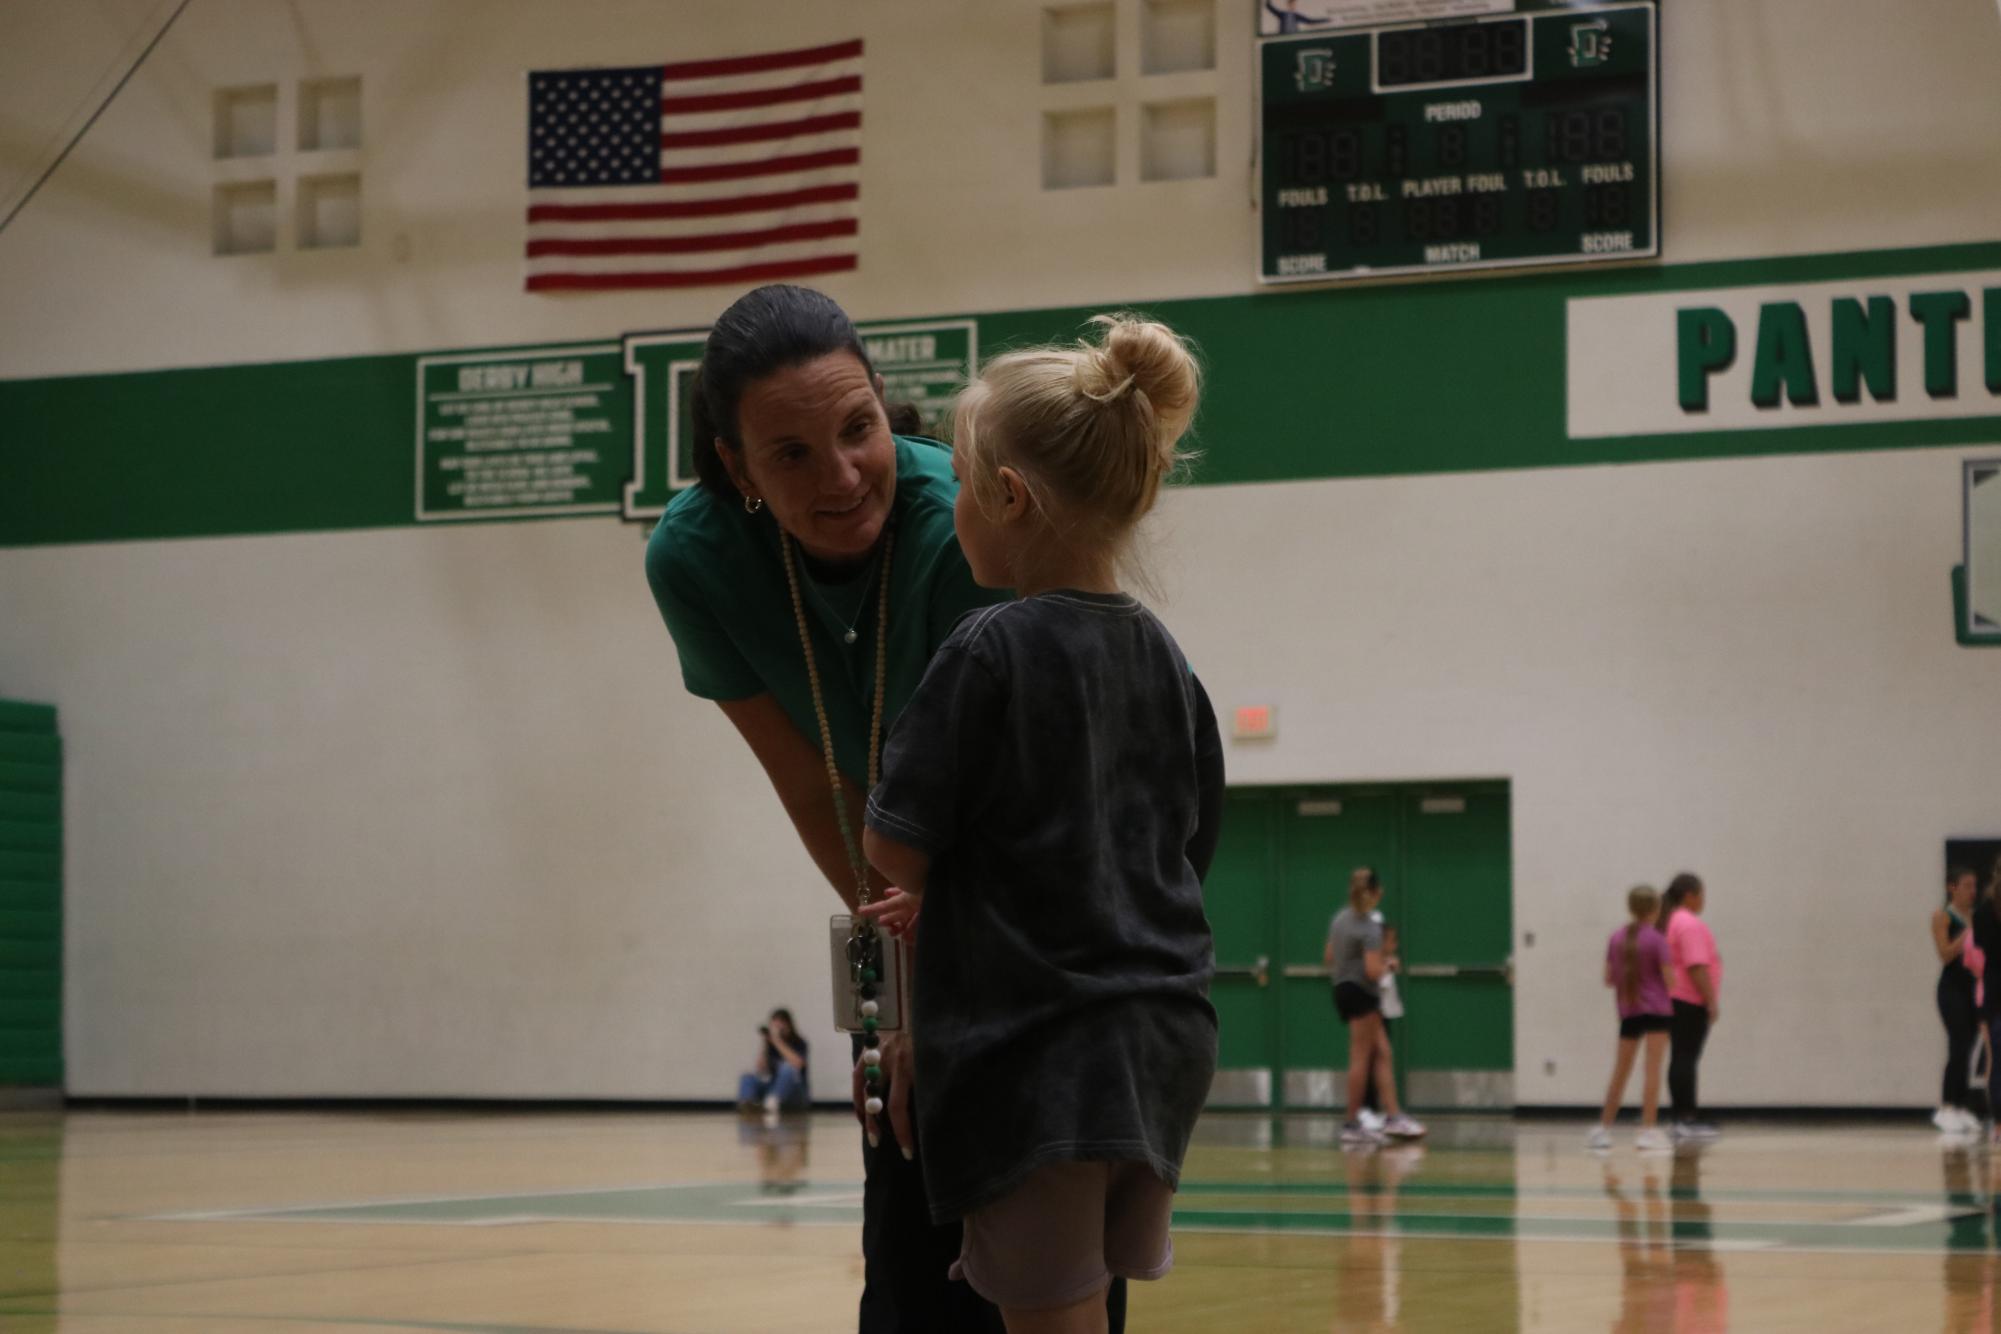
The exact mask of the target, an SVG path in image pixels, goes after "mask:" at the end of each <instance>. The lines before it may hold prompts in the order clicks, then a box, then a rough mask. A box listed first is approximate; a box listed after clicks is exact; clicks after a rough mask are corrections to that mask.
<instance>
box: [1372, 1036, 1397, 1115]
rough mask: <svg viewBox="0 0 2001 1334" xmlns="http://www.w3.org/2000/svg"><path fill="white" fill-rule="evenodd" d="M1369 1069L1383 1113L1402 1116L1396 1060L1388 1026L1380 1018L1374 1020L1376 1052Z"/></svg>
mask: <svg viewBox="0 0 2001 1334" xmlns="http://www.w3.org/2000/svg"><path fill="white" fill-rule="evenodd" d="M1369 1070H1370V1072H1371V1075H1372V1077H1373V1078H1374V1080H1375V1085H1376V1096H1377V1097H1378V1098H1380V1099H1381V1100H1382V1104H1383V1115H1384V1116H1385V1117H1398V1116H1402V1115H1403V1104H1401V1103H1400V1102H1398V1101H1397V1074H1396V1061H1395V1058H1394V1053H1393V1052H1392V1051H1391V1050H1390V1026H1389V1023H1388V1021H1387V1020H1384V1019H1381V1018H1378V1019H1377V1020H1376V1054H1375V1056H1374V1057H1373V1058H1371V1060H1370V1062H1369Z"/></svg>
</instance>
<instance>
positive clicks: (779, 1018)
mask: <svg viewBox="0 0 2001 1334" xmlns="http://www.w3.org/2000/svg"><path fill="white" fill-rule="evenodd" d="M765 1022H766V1023H767V1024H768V1025H769V1026H770V1028H771V1031H772V1032H773V1033H774V1034H776V1035H777V1036H779V1037H781V1038H789V1037H791V1036H792V1025H790V1024H788V1023H786V1022H785V1016H784V1015H782V1014H774V1015H772V1016H771V1018H770V1019H768V1020H766V1021H765Z"/></svg>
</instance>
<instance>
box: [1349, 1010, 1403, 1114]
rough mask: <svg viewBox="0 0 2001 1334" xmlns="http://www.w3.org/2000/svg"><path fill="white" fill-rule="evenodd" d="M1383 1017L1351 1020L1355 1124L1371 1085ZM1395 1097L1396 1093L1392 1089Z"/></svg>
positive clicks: (1351, 1110)
mask: <svg viewBox="0 0 2001 1334" xmlns="http://www.w3.org/2000/svg"><path fill="white" fill-rule="evenodd" d="M1382 1029H1383V1017H1382V1016H1381V1015H1379V1014H1365V1015H1363V1016H1361V1017H1360V1018H1359V1019H1351V1020H1349V1021H1348V1123H1349V1124H1350V1125H1354V1124H1356V1123H1357V1122H1358V1120H1359V1119H1360V1117H1361V1114H1362V1099H1363V1097H1364V1095H1365V1094H1366V1093H1367V1091H1368V1087H1369V1070H1370V1067H1371V1066H1372V1065H1373V1064H1374V1062H1375V1059H1376V1042H1377V1039H1378V1038H1379V1036H1380V1035H1381V1033H1382ZM1390 1096H1391V1097H1392V1098H1394V1097H1395V1096H1396V1095H1395V1094H1394V1093H1391V1094H1390Z"/></svg>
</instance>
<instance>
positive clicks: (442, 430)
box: [415, 320, 979, 521]
mask: <svg viewBox="0 0 2001 1334" xmlns="http://www.w3.org/2000/svg"><path fill="white" fill-rule="evenodd" d="M857 328H858V330H859V331H860V333H861V335H862V341H863V342H864V343H865V344H866V345H867V347H868V351H869V359H870V360H871V361H873V362H874V363H875V367H876V373H877V374H879V375H881V376H882V378H883V394H884V397H885V398H887V399H888V401H889V402H891V403H908V404H910V405H912V406H913V407H915V408H916V409H917V411H918V413H919V415H920V416H922V417H923V419H924V421H925V424H926V428H927V429H929V430H932V431H937V430H939V429H941V428H942V420H941V419H942V418H943V416H944V414H945V412H946V411H947V410H948V409H949V406H950V403H951V400H952V397H953V396H954V395H955V394H957V393H958V392H959V389H960V388H961V387H962V386H963V385H965V384H966V382H967V381H968V380H970V379H971V378H972V376H973V374H974V372H975V371H976V370H977V369H978V367H979V335H978V326H977V325H976V324H975V323H974V321H972V320H933V321H929V322H922V323H903V324H864V325H859V326H857ZM707 338H708V331H707V330H705V329H695V330H681V331H678V332H671V333H641V334H627V335H626V336H625V337H624V338H623V339H621V340H620V341H618V342H615V343H612V342H607V343H565V344H556V345H552V346H546V347H535V348H521V349H503V350H499V351H491V352H464V353H449V354H444V355H437V356H424V357H419V358H418V359H417V440H416V457H417V485H416V508H415V516H416V518H417V519H419V520H420V521H432V520H439V519H511V518H527V517H532V516H537V515H561V514H623V515H624V516H625V517H626V518H628V519H634V520H648V519H655V518H658V517H659V516H660V514H661V512H662V511H664V510H665V509H666V508H667V502H668V501H669V500H670V499H672V497H673V494H674V492H676V491H678V490H680V489H681V488H683V487H686V486H692V485H694V483H695V457H694V439H693V437H694V432H693V422H692V417H691V409H690V403H691V399H690V397H689V394H690V388H691V386H692V384H693V382H694V377H695V370H696V368H697V367H699V366H700V365H701V362H702V345H703V343H704V341H705V340H706V339H707Z"/></svg>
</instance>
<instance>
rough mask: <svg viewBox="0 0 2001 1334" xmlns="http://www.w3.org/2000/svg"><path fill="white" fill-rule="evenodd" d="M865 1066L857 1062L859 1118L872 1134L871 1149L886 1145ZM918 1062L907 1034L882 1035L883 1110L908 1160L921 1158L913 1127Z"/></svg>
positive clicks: (891, 1130)
mask: <svg viewBox="0 0 2001 1334" xmlns="http://www.w3.org/2000/svg"><path fill="white" fill-rule="evenodd" d="M863 1068H864V1065H863V1063H862V1062H861V1061H856V1062H855V1077H854V1099H855V1115H856V1116H857V1117H859V1118H860V1120H861V1123H862V1126H863V1128H864V1129H866V1130H867V1131H868V1142H869V1147H870V1148H878V1147H880V1146H881V1143H882V1126H881V1121H880V1117H879V1116H878V1115H876V1114H872V1113H871V1112H870V1111H869V1110H868V1085H867V1084H866V1083H864V1082H863V1080H862V1070H863ZM915 1071H916V1063H915V1062H914V1061H912V1060H911V1057H910V1039H909V1037H908V1035H907V1034H903V1033H885V1034H883V1035H882V1110H883V1113H884V1114H887V1115H888V1117H889V1130H890V1133H891V1134H892V1135H894V1136H895V1137H896V1146H897V1148H899V1149H901V1150H902V1151H903V1156H904V1157H905V1158H906V1159H913V1158H915V1157H916V1156H917V1136H916V1133H915V1132H914V1131H913V1130H912V1128H911V1125H910V1083H911V1080H912V1078H914V1076H915Z"/></svg>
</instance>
